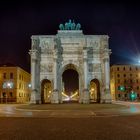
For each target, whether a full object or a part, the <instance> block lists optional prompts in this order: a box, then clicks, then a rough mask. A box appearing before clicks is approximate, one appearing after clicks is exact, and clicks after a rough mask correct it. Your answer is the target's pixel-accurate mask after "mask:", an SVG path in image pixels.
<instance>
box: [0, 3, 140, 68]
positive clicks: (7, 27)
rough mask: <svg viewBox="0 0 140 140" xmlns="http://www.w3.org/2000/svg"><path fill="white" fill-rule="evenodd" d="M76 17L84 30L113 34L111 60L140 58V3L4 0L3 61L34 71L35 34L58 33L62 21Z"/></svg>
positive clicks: (0, 19) (0, 15) (0, 18)
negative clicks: (31, 61) (32, 39)
mask: <svg viewBox="0 0 140 140" xmlns="http://www.w3.org/2000/svg"><path fill="white" fill-rule="evenodd" d="M68 19H74V20H75V22H76V23H78V22H79V23H81V26H82V30H83V32H84V34H93V35H94V34H95V35H96V34H108V35H109V36H110V42H109V43H110V46H109V47H110V49H111V50H112V54H111V64H123V63H127V64H130V63H137V62H138V59H139V58H140V53H139V52H140V5H139V4H122V3H114V4H113V3H97V2H94V3H93V2H80V3H79V2H78V1H77V2H73V1H66V2H59V3H54V2H52V3H50V2H47V1H46V2H45V1H37V2H35V1H34V2H26V1H24V2H22V1H20V2H8V1H0V49H1V50H0V64H4V63H12V64H15V65H17V66H20V67H22V68H24V69H25V70H27V71H30V56H29V54H28V51H29V49H30V47H31V42H30V41H31V40H30V37H31V35H45V34H48V35H51V34H56V33H57V30H58V26H59V24H60V23H65V22H67V21H68Z"/></svg>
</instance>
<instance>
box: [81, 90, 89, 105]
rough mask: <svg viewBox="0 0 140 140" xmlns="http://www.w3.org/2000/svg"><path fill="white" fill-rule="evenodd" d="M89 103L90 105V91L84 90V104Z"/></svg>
mask: <svg viewBox="0 0 140 140" xmlns="http://www.w3.org/2000/svg"><path fill="white" fill-rule="evenodd" d="M89 103H90V96H89V90H88V89H84V90H83V104H89Z"/></svg>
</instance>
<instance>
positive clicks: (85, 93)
mask: <svg viewBox="0 0 140 140" xmlns="http://www.w3.org/2000/svg"><path fill="white" fill-rule="evenodd" d="M87 76H88V62H87V50H84V90H83V103H84V104H88V103H89V102H90V97H89V90H88V79H87V78H88V77H87Z"/></svg>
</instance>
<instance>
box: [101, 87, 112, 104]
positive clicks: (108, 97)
mask: <svg viewBox="0 0 140 140" xmlns="http://www.w3.org/2000/svg"><path fill="white" fill-rule="evenodd" d="M101 103H106V104H111V103H112V98H111V94H110V90H109V89H106V90H105V92H104V94H103V95H102V99H101Z"/></svg>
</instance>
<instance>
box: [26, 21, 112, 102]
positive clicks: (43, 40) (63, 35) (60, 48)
mask: <svg viewBox="0 0 140 140" xmlns="http://www.w3.org/2000/svg"><path fill="white" fill-rule="evenodd" d="M64 25H67V26H64ZM64 25H63V24H61V25H60V26H59V28H60V30H58V32H57V34H56V35H33V36H32V37H31V40H32V44H31V50H30V51H29V54H30V56H31V84H32V93H31V100H30V103H35V104H40V103H41V81H42V80H43V79H48V80H50V81H51V83H52V91H51V103H62V102H63V101H62V96H61V92H62V73H63V72H64V70H65V68H67V66H70V65H72V66H74V68H75V70H76V71H77V72H78V74H79V92H80V98H79V103H90V93H89V92H90V91H89V88H90V81H91V79H97V80H98V81H99V84H100V103H111V95H110V54H111V50H110V49H109V44H108V39H109V37H108V35H84V34H83V32H82V30H81V29H80V28H81V25H80V24H79V23H78V24H75V23H74V22H72V21H71V20H69V22H68V23H67V24H64Z"/></svg>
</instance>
